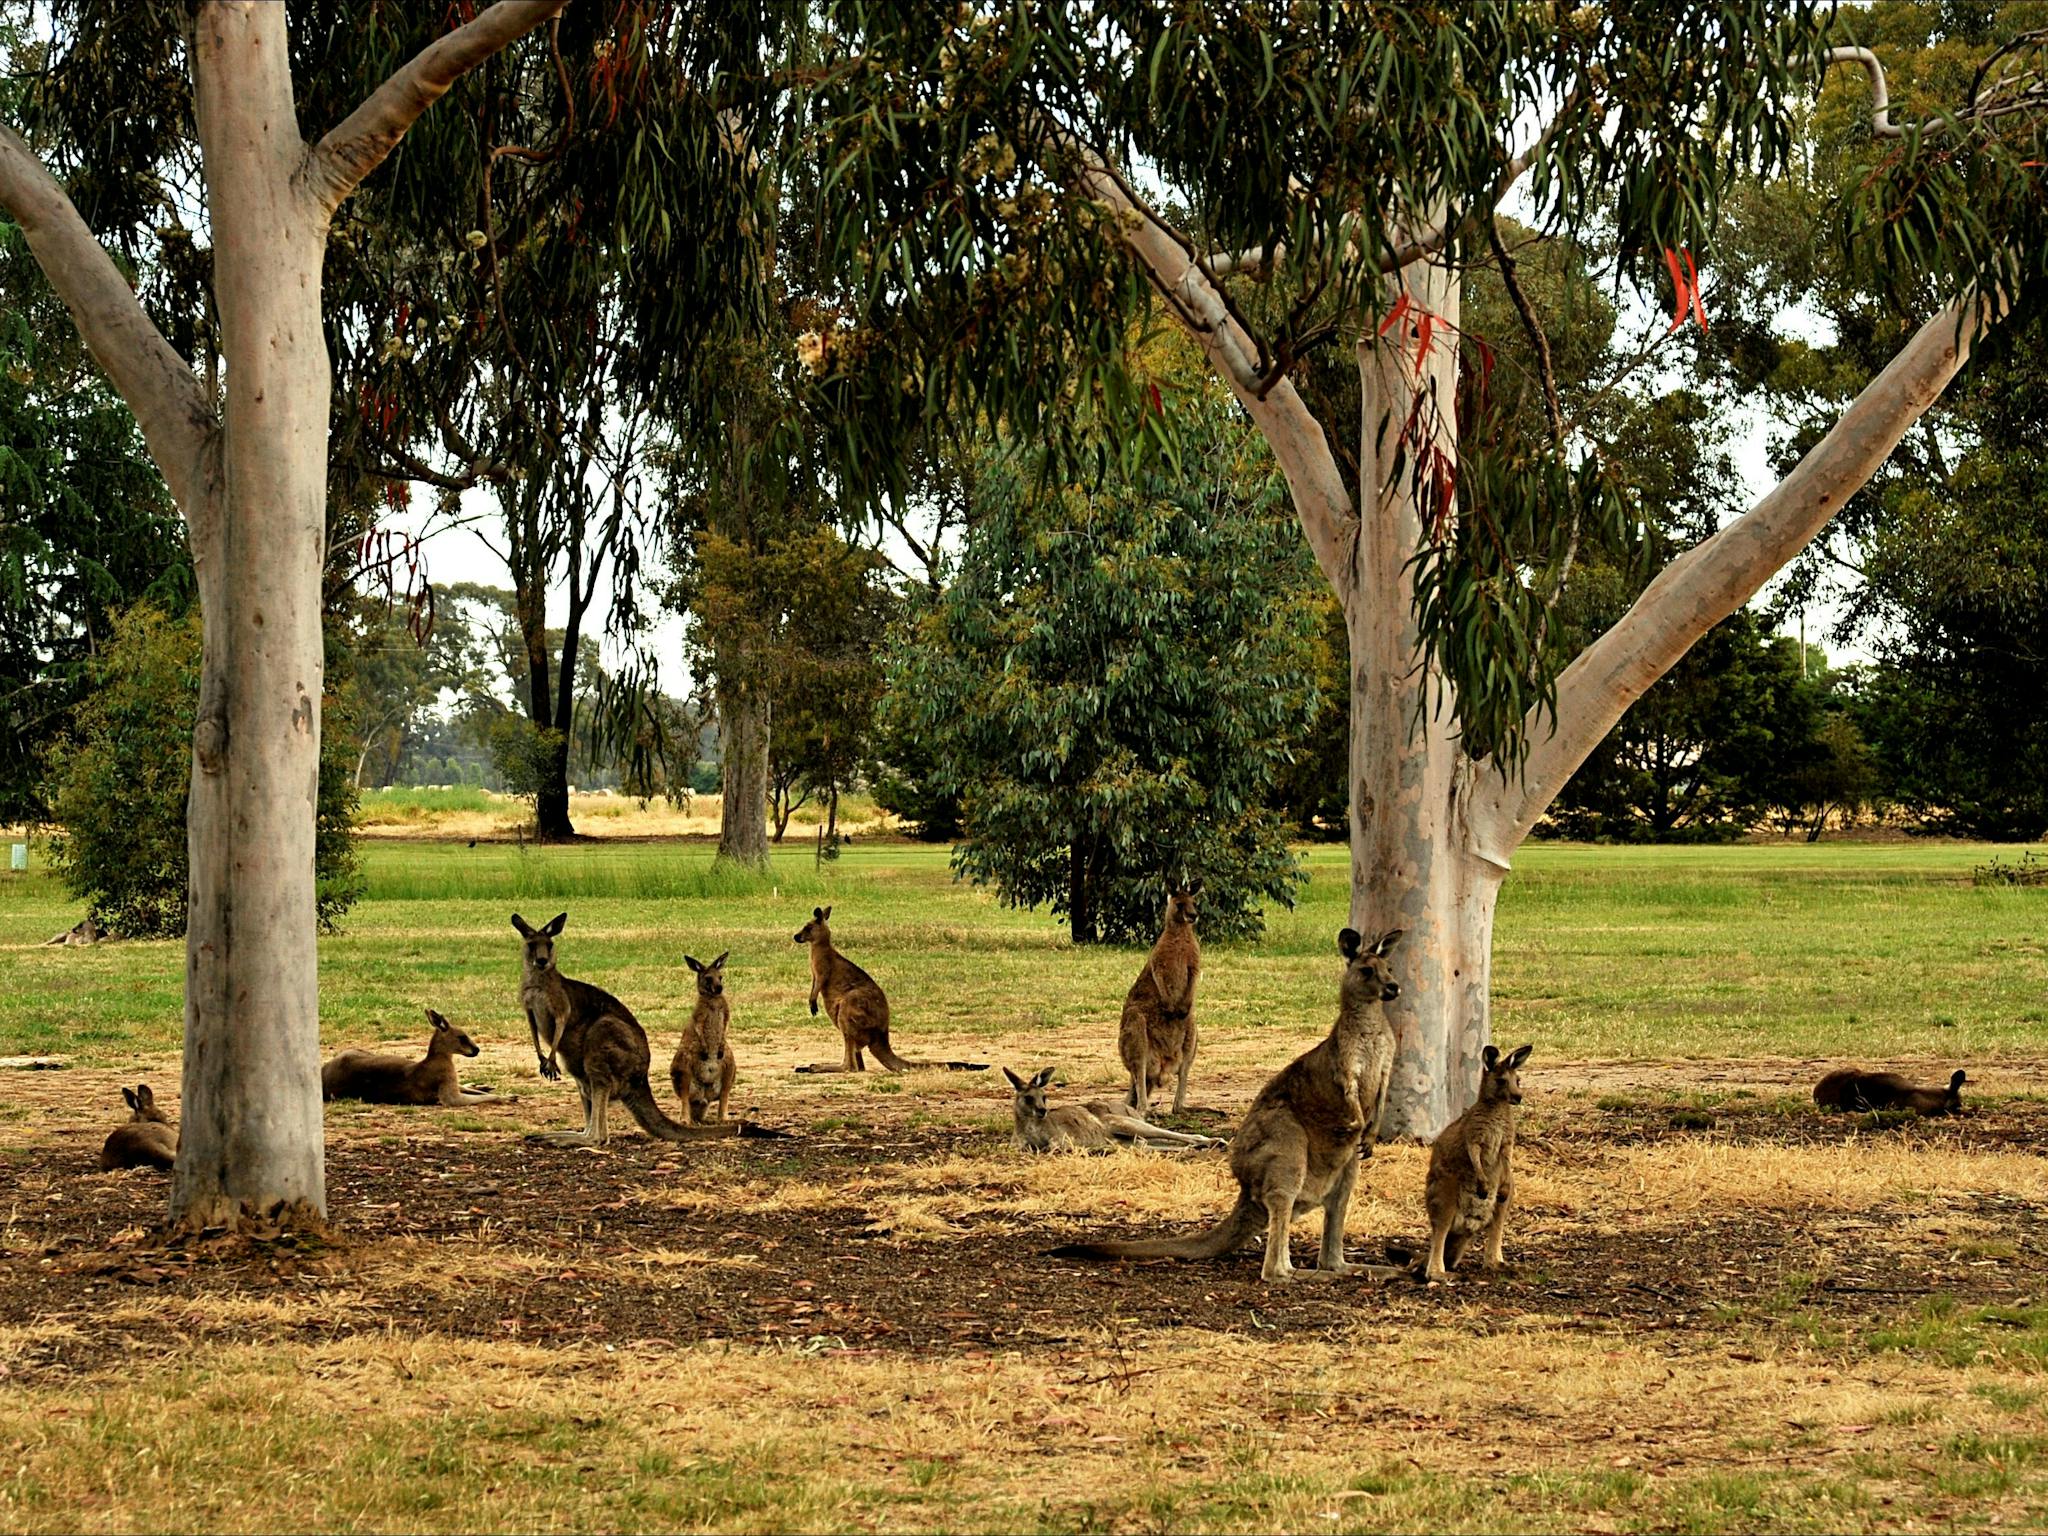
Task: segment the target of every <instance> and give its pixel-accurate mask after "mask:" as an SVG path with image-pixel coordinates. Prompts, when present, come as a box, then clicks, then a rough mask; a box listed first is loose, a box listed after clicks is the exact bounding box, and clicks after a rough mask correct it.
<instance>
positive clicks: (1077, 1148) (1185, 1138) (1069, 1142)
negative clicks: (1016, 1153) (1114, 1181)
mask: <svg viewBox="0 0 2048 1536" xmlns="http://www.w3.org/2000/svg"><path fill="white" fill-rule="evenodd" d="M1052 1074H1053V1069H1052V1068H1051V1067H1047V1068H1046V1069H1045V1070H1044V1071H1042V1072H1040V1073H1039V1074H1038V1075H1037V1076H1036V1077H1034V1078H1032V1079H1031V1081H1030V1082H1028V1083H1027V1082H1026V1081H1024V1079H1023V1078H1021V1077H1019V1076H1018V1075H1017V1074H1016V1073H1014V1072H1012V1071H1011V1070H1010V1069H1009V1068H1008V1067H1005V1068H1003V1076H1005V1077H1007V1078H1008V1079H1009V1080H1010V1086H1011V1087H1012V1088H1014V1089H1016V1090H1017V1100H1016V1104H1015V1106H1014V1109H1015V1113H1016V1117H1017V1145H1018V1146H1019V1147H1021V1148H1022V1149H1023V1150H1024V1151H1026V1152H1099V1151H1102V1150H1104V1149H1105V1148H1108V1147H1111V1146H1114V1145H1116V1143H1118V1142H1125V1143H1128V1144H1130V1145H1132V1146H1139V1147H1153V1148H1156V1149H1160V1150H1164V1151H1171V1150H1173V1149H1175V1148H1180V1147H1220V1146H1222V1145H1223V1142H1222V1140H1221V1139H1220V1138H1218V1137H1214V1136H1193V1135H1190V1134H1188V1133H1187V1132H1185V1131H1169V1130H1167V1129H1166V1127H1164V1126H1161V1125H1150V1124H1148V1123H1147V1122H1146V1121H1145V1119H1144V1117H1143V1116H1141V1115H1134V1114H1132V1113H1131V1110H1130V1106H1129V1105H1126V1104H1121V1103H1116V1102H1113V1101H1109V1100H1103V1101H1099V1102H1096V1103H1093V1104H1062V1105H1061V1106H1060V1107H1059V1108H1058V1109H1048V1108H1047V1107H1046V1103H1045V1085H1046V1084H1047V1083H1050V1082H1051V1081H1052Z"/></svg>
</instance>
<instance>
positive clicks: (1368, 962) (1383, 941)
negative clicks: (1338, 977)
mask: <svg viewBox="0 0 2048 1536" xmlns="http://www.w3.org/2000/svg"><path fill="white" fill-rule="evenodd" d="M1400 937H1401V930H1400V929H1399V928H1390V929H1388V930H1387V931H1386V932H1385V933H1383V934H1381V935H1380V936H1379V937H1378V938H1376V939H1374V940H1373V941H1372V942H1371V943H1370V944H1368V943H1366V941H1365V940H1364V939H1362V938H1360V937H1359V935H1358V930H1357V929H1355V928H1346V929H1345V930H1344V931H1343V932H1342V933H1340V934H1338V935H1337V952H1338V953H1339V954H1341V955H1343V957H1344V981H1343V985H1342V986H1341V988H1340V989H1339V996H1340V997H1341V998H1342V999H1343V1001H1344V1003H1345V1005H1346V1006H1347V1007H1348V1006H1351V1005H1353V1004H1361V1003H1391V1002H1392V1001H1393V1000H1394V999H1395V998H1397V997H1399V996H1400V995H1401V985H1400V983H1399V982H1397V981H1395V980H1394V969H1393V967H1392V966H1391V965H1389V964H1388V963H1387V953H1388V951H1389V950H1391V949H1392V948H1393V947H1394V944H1395V942H1396V941H1397V940H1398V939H1399V938H1400Z"/></svg>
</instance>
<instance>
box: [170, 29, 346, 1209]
mask: <svg viewBox="0 0 2048 1536" xmlns="http://www.w3.org/2000/svg"><path fill="white" fill-rule="evenodd" d="M195 30H196V36H195V41H194V53H193V66H192V73H193V83H194V88H195V107H196V111H197V117H198V125H199V135H200V144H201V148H202V151H203V153H204V155H205V159H206V167H207V186H208V194H209V195H208V199H207V205H208V211H209V214H210V216H211V220H212V226H213V231H214V237H215V238H214V255H213V270H214V294H215V300H216V302H217V304H218V306H219V311H220V327H221V348H222V352H223V354H224V355H225V357H226V359H227V370H226V378H227V399H226V403H225V418H224V432H223V437H222V445H223V446H222V463H221V476H220V485H219V491H218V494H217V496H215V497H213V498H210V499H209V500H208V502H207V503H206V504H205V506H204V507H203V508H195V509H193V511H194V514H195V515H194V516H193V517H192V520H191V536H192V555H193V564H194V566H195V568H196V570H197V573H198V579H199V592H200V609H201V612H202V614H203V616H204V625H205V660H204V663H203V668H202V674H201V683H200V706H199V719H198V727H197V730H196V732H195V734H194V739H193V753H192V791H191V803H190V809H189V811H188V813H187V837H188V845H189V850H190V856H191V907H190V914H189V916H188V918H187V929H186V939H185V952H186V960H185V971H186V985H185V1062H184V1089H183V1103H182V1105H181V1112H180V1119H181V1122H182V1124H181V1127H180V1132H179V1150H178V1162H177V1167H176V1169H175V1171H174V1172H173V1174H172V1177H171V1215H172V1218H173V1219H174V1220H178V1221H182V1222H184V1223H186V1224H188V1225H192V1226H212V1225H216V1224H221V1223H227V1222H232V1221H234V1220H236V1219H237V1218H239V1217H243V1216H248V1215H265V1216H267V1215H269V1214H271V1213H273V1212H275V1211H278V1210H280V1209H281V1210H283V1211H284V1212H285V1213H287V1214H289V1215H311V1216H314V1217H318V1216H320V1215H322V1214H324V1212H325V1210H326V1200H327V1192H326V1177H325V1172H324V1166H323V1161H322V1153H323V1143H322V1134H321V1107H320V986H319V954H318V950H317V948H316V945H315V942H314V940H315V935H316V933H317V931H318V929H317V924H316V921H315V905H314V889H313V826H314V805H315V802H316V800H317V798H318V789H319V778H320V694H321V670H322V662H321V644H320V566H321V557H322V555H323V553H324V545H325V534H326V493H327V406H328V373H327V352H326V345H325V341H324V339H323V337H322V334H321V329H320V269H321V259H322V256H323V255H324V253H325V248H326V224H327V219H326V213H325V210H324V209H321V208H319V207H318V206H317V205H316V204H314V203H313V201H312V200H311V199H310V198H308V197H306V196H305V195H304V194H303V193H302V191H301V189H300V187H299V185H298V184H297V182H296V181H295V180H294V177H293V172H294V171H295V170H296V169H297V168H298V166H299V164H300V162H301V158H302V156H303V154H304V145H303V144H302V143H301V141H300V138H299V134H298V124H297V120H296V117H295V114H294V112H293V108H292V95H291V76H290V72H289V68H288V54H287V51H286V39H285V18H284V11H283V8H282V7H274V6H258V7H254V8H247V9H245V8H230V7H224V6H218V5H213V6H204V7H202V8H201V9H200V11H199V14H198V17H197V23H196V29H195Z"/></svg>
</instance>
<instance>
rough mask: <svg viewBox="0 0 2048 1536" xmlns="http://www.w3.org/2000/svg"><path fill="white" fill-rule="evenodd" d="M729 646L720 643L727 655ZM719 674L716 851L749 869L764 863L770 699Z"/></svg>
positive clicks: (722, 654) (729, 674)
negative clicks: (721, 797)
mask: <svg viewBox="0 0 2048 1536" xmlns="http://www.w3.org/2000/svg"><path fill="white" fill-rule="evenodd" d="M729 655H730V652H729V651H728V650H727V649H726V648H725V647H720V649H719V657H720V659H721V660H725V659H726V658H727V657H728V656H729ZM735 671H737V668H736V667H734V668H732V669H731V670H729V671H725V672H724V674H723V675H721V676H720V678H719V680H718V756H719V787H720V789H721V790H722V791H723V792H724V797H725V799H724V805H723V808H722V809H721V810H720V812H719V819H718V856H719V857H720V858H721V859H731V860H732V861H733V862H734V863H736V864H744V865H746V866H747V867H748V868H750V869H766V868H767V867H768V821H767V809H768V699H767V697H766V695H765V694H764V693H763V692H762V691H761V690H759V689H757V688H755V687H754V686H753V685H752V684H751V683H748V682H745V681H742V680H739V679H737V678H735V677H733V676H732V672H735Z"/></svg>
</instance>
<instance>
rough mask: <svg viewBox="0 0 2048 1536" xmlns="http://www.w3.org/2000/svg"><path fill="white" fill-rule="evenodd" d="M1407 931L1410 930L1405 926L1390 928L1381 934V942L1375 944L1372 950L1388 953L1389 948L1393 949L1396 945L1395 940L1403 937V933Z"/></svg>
mask: <svg viewBox="0 0 2048 1536" xmlns="http://www.w3.org/2000/svg"><path fill="white" fill-rule="evenodd" d="M1407 931H1408V930H1407V929H1405V928H1389V929H1388V930H1387V931H1386V932H1385V933H1383V934H1381V935H1380V937H1379V942H1378V943H1376V944H1374V945H1373V947H1372V952H1373V953H1374V954H1376V955H1384V954H1386V953H1387V952H1388V951H1389V950H1391V949H1392V948H1393V947H1394V944H1395V942H1396V941H1397V940H1398V939H1399V938H1400V937H1401V935H1402V934H1404V933H1406V932H1407Z"/></svg>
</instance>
